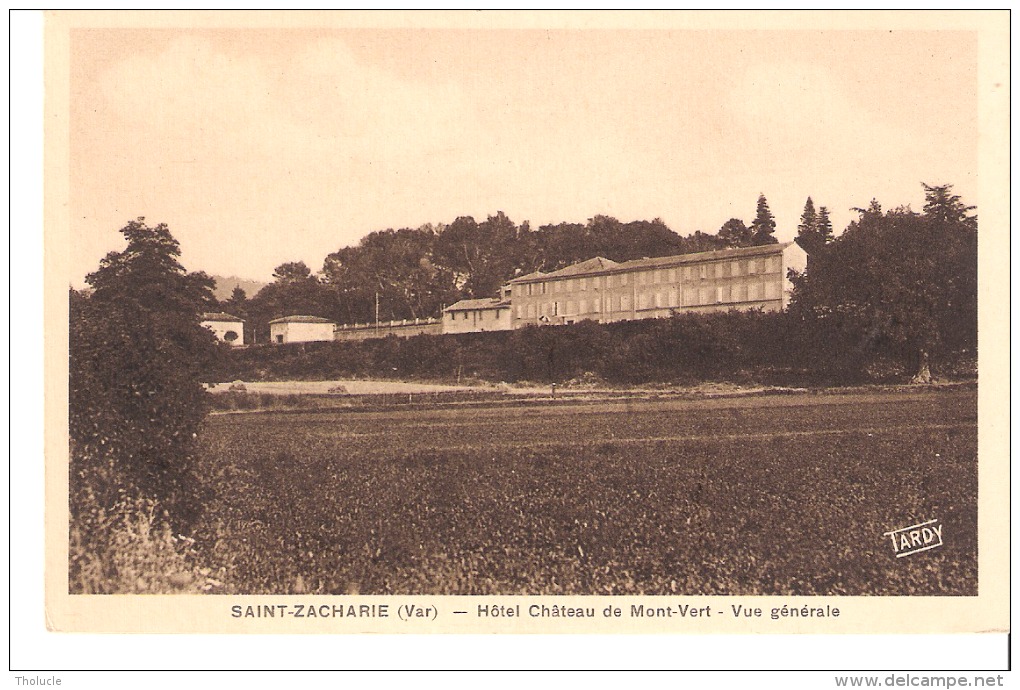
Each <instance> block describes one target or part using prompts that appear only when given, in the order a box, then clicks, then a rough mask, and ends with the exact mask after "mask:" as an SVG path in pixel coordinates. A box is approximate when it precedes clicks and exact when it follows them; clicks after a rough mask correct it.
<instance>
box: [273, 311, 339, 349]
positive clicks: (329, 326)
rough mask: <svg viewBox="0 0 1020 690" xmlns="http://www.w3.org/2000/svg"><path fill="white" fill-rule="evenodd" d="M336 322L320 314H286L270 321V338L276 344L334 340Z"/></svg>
mask: <svg viewBox="0 0 1020 690" xmlns="http://www.w3.org/2000/svg"><path fill="white" fill-rule="evenodd" d="M334 328H335V324H334V323H333V322H332V321H330V320H329V319H323V318H321V317H319V316H300V315H296V316H284V317H283V318H281V319H273V320H272V321H270V322H269V340H270V342H271V343H273V344H274V345H282V344H284V343H312V342H320V341H323V340H333V330H334Z"/></svg>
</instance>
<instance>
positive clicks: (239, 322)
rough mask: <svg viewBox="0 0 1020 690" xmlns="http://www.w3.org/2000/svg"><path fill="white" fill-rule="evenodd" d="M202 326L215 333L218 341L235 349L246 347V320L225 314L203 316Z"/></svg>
mask: <svg viewBox="0 0 1020 690" xmlns="http://www.w3.org/2000/svg"><path fill="white" fill-rule="evenodd" d="M202 325H203V326H205V327H206V328H208V329H209V330H210V331H212V332H213V335H215V336H216V339H217V340H222V341H223V342H225V343H229V344H230V345H233V346H235V347H237V346H241V345H244V320H243V319H239V318H237V317H236V316H231V315H230V314H225V313H223V312H217V313H210V314H202Z"/></svg>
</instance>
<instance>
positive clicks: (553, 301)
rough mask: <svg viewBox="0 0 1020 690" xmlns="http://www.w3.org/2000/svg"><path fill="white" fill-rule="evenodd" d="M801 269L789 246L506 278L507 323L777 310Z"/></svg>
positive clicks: (794, 247)
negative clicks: (791, 276)
mask: <svg viewBox="0 0 1020 690" xmlns="http://www.w3.org/2000/svg"><path fill="white" fill-rule="evenodd" d="M806 267H807V254H806V253H805V251H804V250H803V249H801V248H800V246H799V245H798V244H797V243H795V242H786V243H783V244H769V245H762V246H757V247H742V248H739V249H723V250H718V251H712V252H700V253H698V254H682V255H680V256H664V257H659V258H655V259H635V260H633V261H625V262H622V263H617V262H615V261H610V260H609V259H603V258H601V257H596V258H594V259H588V260H587V261H582V262H581V263H578V264H573V265H571V266H567V267H566V268H562V269H560V270H558V271H553V272H551V273H531V274H529V275H526V276H521V277H519V278H515V279H514V280H511V281H510V283H509V288H510V294H509V295H508V297H509V302H510V317H511V318H510V322H511V324H512V326H511V327H512V328H521V327H523V326H528V325H552V324H568V323H575V322H578V321H583V320H585V319H591V320H593V321H598V322H601V323H608V322H612V321H629V320H634V319H650V318H658V317H667V316H670V315H671V314H672V313H674V312H711V311H727V310H729V309H744V310H747V309H763V310H765V311H779V310H781V309H783V308H785V307H786V305H787V304H788V302H789V298H790V290H791V288H792V285H791V284H790V281H789V279H788V277H787V271H788V270H789V269H791V268H792V269H794V270H797V271H804V270H805V268H806ZM504 305H505V302H504Z"/></svg>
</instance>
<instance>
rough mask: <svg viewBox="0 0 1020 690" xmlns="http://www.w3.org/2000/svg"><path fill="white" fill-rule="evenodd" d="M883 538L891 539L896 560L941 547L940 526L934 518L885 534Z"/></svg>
mask: <svg viewBox="0 0 1020 690" xmlns="http://www.w3.org/2000/svg"><path fill="white" fill-rule="evenodd" d="M885 536H887V537H891V538H892V543H893V551H894V552H895V553H896V558H903V557H904V556H909V555H910V554H912V553H920V552H921V551H927V550H929V549H934V548H936V547H939V546H942V525H940V524H939V521H938V519H937V518H936V519H934V520H928V521H927V522H919V523H918V524H916V525H911V526H910V527H903V528H901V529H897V530H893V531H891V532H886V533H885Z"/></svg>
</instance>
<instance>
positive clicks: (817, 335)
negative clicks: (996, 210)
mask: <svg viewBox="0 0 1020 690" xmlns="http://www.w3.org/2000/svg"><path fill="white" fill-rule="evenodd" d="M935 189H936V188H930V189H929V188H927V187H926V191H927V197H928V203H927V204H926V205H925V213H923V214H917V213H913V212H911V211H910V210H909V209H897V210H894V211H890V212H888V213H882V211H881V207H880V206H879V205H878V203H877V202H874V201H873V202H872V204H871V206H870V207H869V208H868V209H866V210H863V209H862V210H861V211H860V218H859V219H858V220H856V221H854V222H853V223H851V224H850V226H849V227H848V228H847V229H846V231H845V232H844V233H843V234H842V235H841V236H840V237H839V238H837V239H836V240H834V241H833V242H832V243H830V245H829V246H828V248H827V250H826V251H825V252H823V253H821V254H819V255H817V258H816V260H815V261H813V263H812V265H811V267H810V269H809V270H808V271H807V273H806V274H805V275H800V276H795V280H794V283H795V290H794V296H793V301H792V304H791V312H793V313H794V314H796V315H797V316H798V317H799V318H800V319H801V321H802V323H803V325H804V327H805V328H806V331H805V332H806V334H807V335H808V337H811V338H812V339H813V342H814V343H815V346H816V348H817V349H818V350H819V351H820V352H824V353H825V356H827V357H828V358H829V359H832V360H835V359H838V360H840V361H843V362H845V363H846V365H847V367H848V368H853V367H856V368H861V367H863V366H865V364H866V363H867V362H868V361H869V360H870V359H871V358H873V357H875V356H879V355H885V356H891V357H894V358H897V359H899V360H900V361H901V362H903V363H904V364H905V365H906V366H908V367H910V368H912V369H913V371H914V372H915V375H914V380H915V381H918V382H928V381H930V380H931V370H930V362H931V361H932V359H934V360H935V361H936V362H938V361H943V362H944V361H948V360H949V359H950V358H952V357H954V356H957V355H958V353H960V352H970V353H973V352H974V351H975V348H976V347H977V224H976V220H975V217H973V216H969V215H967V214H968V213H969V211H970V210H972V207H967V206H964V205H962V204H961V203H959V200H958V199H956V200H955V201H954V200H952V198H951V195H941V196H940V194H938V193H936V192H935V191H934V190H935Z"/></svg>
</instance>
